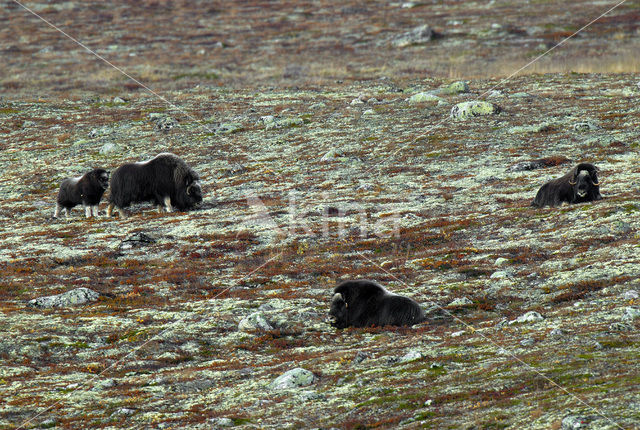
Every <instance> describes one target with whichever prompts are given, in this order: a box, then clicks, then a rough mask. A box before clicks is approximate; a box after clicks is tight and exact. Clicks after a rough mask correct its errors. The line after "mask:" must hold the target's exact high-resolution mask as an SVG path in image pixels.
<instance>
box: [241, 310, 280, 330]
mask: <svg viewBox="0 0 640 430" xmlns="http://www.w3.org/2000/svg"><path fill="white" fill-rule="evenodd" d="M238 330H241V331H248V332H251V331H258V330H273V327H272V326H271V324H269V322H268V321H267V320H266V318H265V317H264V315H262V313H260V312H254V313H252V314H250V315H248V316H246V317H244V318H243V319H242V321H240V324H238Z"/></svg>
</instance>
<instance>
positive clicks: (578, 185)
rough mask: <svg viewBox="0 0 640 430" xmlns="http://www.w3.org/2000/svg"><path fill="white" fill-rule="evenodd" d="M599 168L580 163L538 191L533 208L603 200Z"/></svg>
mask: <svg viewBox="0 0 640 430" xmlns="http://www.w3.org/2000/svg"><path fill="white" fill-rule="evenodd" d="M597 171H598V168H597V167H596V166H594V165H593V164H591V163H580V164H578V165H577V166H576V167H574V168H573V169H571V170H570V171H569V173H567V174H566V175H564V176H563V177H561V178H558V179H553V180H551V181H549V182H547V183H546V184H544V185H543V186H542V187H540V190H538V194H536V198H535V199H533V202H532V203H531V206H537V207H539V208H541V207H544V206H552V207H553V206H560V205H561V204H562V202H567V203H583V202H592V201H594V200H601V199H602V196H601V195H600V182H598V174H597Z"/></svg>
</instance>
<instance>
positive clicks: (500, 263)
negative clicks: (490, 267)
mask: <svg viewBox="0 0 640 430" xmlns="http://www.w3.org/2000/svg"><path fill="white" fill-rule="evenodd" d="M507 263H509V260H508V259H506V258H504V257H498V258H496V261H495V262H494V263H493V264H494V265H496V266H497V267H502V266H504V265H506V264H507Z"/></svg>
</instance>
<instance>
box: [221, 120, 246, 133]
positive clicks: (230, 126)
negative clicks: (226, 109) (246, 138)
mask: <svg viewBox="0 0 640 430" xmlns="http://www.w3.org/2000/svg"><path fill="white" fill-rule="evenodd" d="M242 130H244V127H242V124H239V123H236V122H225V123H222V124H220V125H219V126H218V129H217V131H218V133H222V134H233V133H238V132H240V131H242Z"/></svg>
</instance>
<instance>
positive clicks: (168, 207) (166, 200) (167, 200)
mask: <svg viewBox="0 0 640 430" xmlns="http://www.w3.org/2000/svg"><path fill="white" fill-rule="evenodd" d="M164 208H165V209H166V210H167V212H173V208H172V207H171V197H169V196H167V197H165V198H164Z"/></svg>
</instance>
